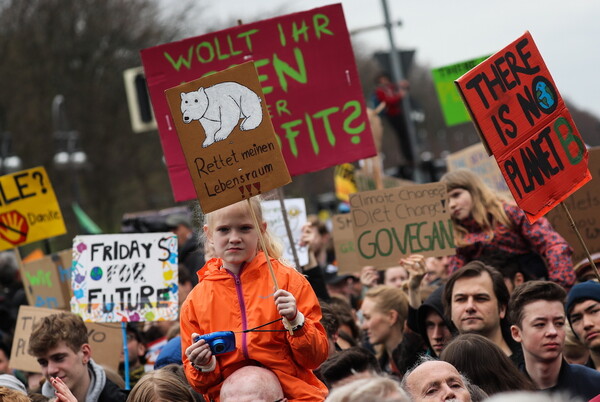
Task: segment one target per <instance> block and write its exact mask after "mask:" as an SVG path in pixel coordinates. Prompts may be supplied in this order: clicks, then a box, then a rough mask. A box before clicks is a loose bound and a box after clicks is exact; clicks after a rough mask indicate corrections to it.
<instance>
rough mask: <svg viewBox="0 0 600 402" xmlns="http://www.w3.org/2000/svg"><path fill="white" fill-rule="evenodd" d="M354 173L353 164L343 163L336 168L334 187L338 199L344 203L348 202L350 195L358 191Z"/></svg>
mask: <svg viewBox="0 0 600 402" xmlns="http://www.w3.org/2000/svg"><path fill="white" fill-rule="evenodd" d="M354 171H355V168H354V165H353V164H351V163H343V164H341V165H338V166H336V167H335V170H334V173H333V186H334V188H335V196H336V198H337V199H338V200H340V201H342V202H348V200H349V199H350V194H352V193H356V191H358V189H357V188H356V180H355V179H354Z"/></svg>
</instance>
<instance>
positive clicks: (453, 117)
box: [431, 56, 489, 127]
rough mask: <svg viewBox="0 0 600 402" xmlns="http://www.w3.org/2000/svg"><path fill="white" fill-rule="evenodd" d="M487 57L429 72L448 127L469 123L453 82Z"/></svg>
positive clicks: (469, 119)
mask: <svg viewBox="0 0 600 402" xmlns="http://www.w3.org/2000/svg"><path fill="white" fill-rule="evenodd" d="M488 57H489V56H484V57H479V58H477V59H472V60H467V61H463V62H460V63H456V64H452V65H449V66H444V67H439V68H434V69H433V70H431V74H432V76H433V83H434V85H435V90H436V91H437V95H438V99H439V101H440V105H441V107H442V113H443V114H444V120H445V121H446V125H447V126H448V127H450V126H455V125H457V124H461V123H466V122H468V121H471V117H470V116H469V112H468V111H467V108H466V107H465V105H464V103H463V101H462V99H461V97H460V94H459V93H458V90H457V89H456V85H454V80H456V79H457V78H459V77H460V76H462V75H463V74H465V73H466V72H467V71H469V70H470V69H472V68H473V67H475V66H476V65H478V64H479V63H481V62H482V61H484V60H485V59H487V58H488Z"/></svg>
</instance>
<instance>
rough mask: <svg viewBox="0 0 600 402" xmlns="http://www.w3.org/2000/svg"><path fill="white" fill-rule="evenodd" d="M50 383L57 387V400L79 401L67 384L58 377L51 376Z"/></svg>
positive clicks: (65, 401) (64, 401) (62, 401)
mask: <svg viewBox="0 0 600 402" xmlns="http://www.w3.org/2000/svg"><path fill="white" fill-rule="evenodd" d="M50 383H51V384H52V387H54V389H55V395H56V400H57V401H61V402H77V398H75V395H73V393H72V392H71V390H70V389H69V387H67V384H65V383H64V381H63V380H61V379H60V378H58V377H50Z"/></svg>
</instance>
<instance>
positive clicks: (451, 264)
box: [447, 250, 467, 275]
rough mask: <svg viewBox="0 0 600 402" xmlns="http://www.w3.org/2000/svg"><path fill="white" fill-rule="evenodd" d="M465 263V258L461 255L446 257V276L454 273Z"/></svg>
mask: <svg viewBox="0 0 600 402" xmlns="http://www.w3.org/2000/svg"><path fill="white" fill-rule="evenodd" d="M466 263H467V257H466V256H465V255H463V254H459V253H458V250H457V253H456V254H454V255H451V256H449V257H448V269H447V270H448V275H450V274H451V273H452V272H454V271H456V270H457V269H459V268H462V267H463V265H465V264H466Z"/></svg>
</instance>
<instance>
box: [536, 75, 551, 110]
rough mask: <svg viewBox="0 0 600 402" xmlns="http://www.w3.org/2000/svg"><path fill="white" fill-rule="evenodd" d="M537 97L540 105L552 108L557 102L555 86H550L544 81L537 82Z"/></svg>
mask: <svg viewBox="0 0 600 402" xmlns="http://www.w3.org/2000/svg"><path fill="white" fill-rule="evenodd" d="M535 97H536V99H537V101H538V105H539V106H540V107H542V108H544V109H546V110H548V109H552V107H553V106H554V104H555V103H556V99H555V96H554V90H553V88H551V87H549V86H548V84H547V83H546V82H544V81H538V82H537V83H536V84H535Z"/></svg>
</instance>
